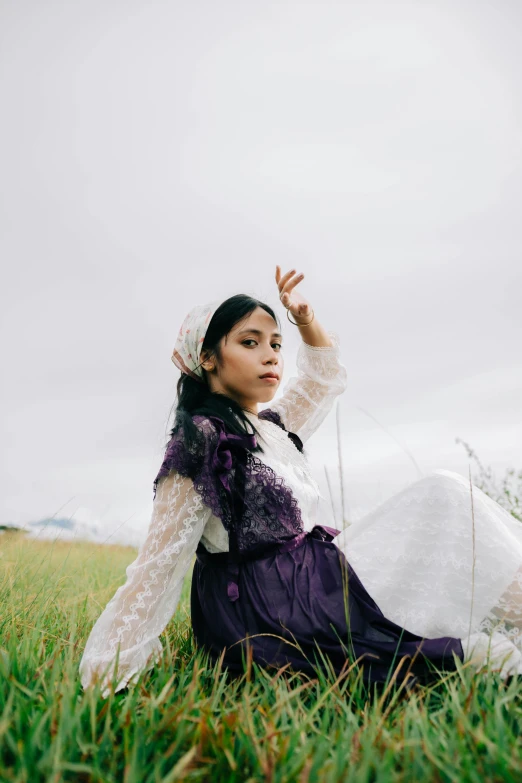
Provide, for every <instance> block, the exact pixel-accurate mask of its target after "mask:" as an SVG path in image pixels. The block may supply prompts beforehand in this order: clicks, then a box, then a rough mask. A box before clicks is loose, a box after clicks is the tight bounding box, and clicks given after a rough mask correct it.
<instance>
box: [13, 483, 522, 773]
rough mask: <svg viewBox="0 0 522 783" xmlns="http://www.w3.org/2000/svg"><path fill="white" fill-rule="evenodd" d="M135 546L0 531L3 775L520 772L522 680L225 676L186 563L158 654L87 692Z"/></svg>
mask: <svg viewBox="0 0 522 783" xmlns="http://www.w3.org/2000/svg"><path fill="white" fill-rule="evenodd" d="M477 483H478V484H479V482H478V481H477ZM481 487H482V488H483V489H484V490H485V491H486V490H487V487H486V486H485V484H484V483H482V484H481ZM504 494H505V493H504ZM508 494H509V493H508ZM514 498H515V499H514ZM496 499H498V497H497V498H496ZM508 503H511V505H512V508H513V509H516V510H518V509H519V508H520V506H519V501H518V497H516V496H515V495H514V494H513V492H512V493H511V498H508ZM517 504H518V505H517ZM135 555H136V550H135V549H132V548H130V547H114V546H101V545H95V544H87V543H66V542H60V541H59V540H58V541H55V542H43V541H42V542H39V541H36V540H32V539H26V538H25V537H24V536H23V535H20V534H18V533H6V534H4V535H2V536H0V590H1V606H2V616H1V630H0V780H1V781H2V783H3V781H17V782H18V781H20V783H21V782H22V781H24V782H26V783H38V781H45V782H46V783H51V782H52V783H55V782H56V783H57V782H58V781H111V782H112V781H115V782H116V781H125V782H126V783H130V782H131V781H133V782H134V781H136V782H138V781H139V783H145V782H146V781H147V782H148V781H150V782H151V783H152V782H153V781H154V782H155V783H156V782H157V783H159V782H160V781H162V783H167V782H168V781H175V780H202V781H241V783H245V781H300V782H301V783H304V782H305V781H415V783H419V781H459V783H460V781H477V783H479V782H480V783H489V782H490V781H499V783H500V781H503V782H508V781H513V782H515V781H517V783H518V782H519V781H521V780H522V742H521V739H520V732H521V726H522V683H521V682H520V680H517V679H512V680H510V681H508V682H505V681H503V680H501V679H500V677H499V675H498V674H496V673H494V672H490V673H488V674H487V675H481V674H477V673H476V672H474V671H473V670H471V669H470V668H469V666H462V665H459V668H458V671H456V672H452V673H450V674H446V675H444V676H443V677H442V678H441V680H440V681H439V682H437V683H436V684H435V685H432V686H418V687H416V688H415V689H413V690H412V691H411V692H409V693H406V692H405V691H404V690H402V691H401V690H400V689H399V688H398V687H395V686H393V685H392V687H391V688H390V689H389V690H388V691H384V690H382V689H381V691H380V692H368V691H367V690H366V689H365V688H364V686H363V685H362V683H361V679H360V676H359V675H358V673H357V668H356V667H355V668H353V669H352V670H351V671H348V672H347V673H346V674H345V675H344V676H343V677H341V678H340V679H338V680H336V679H335V677H333V676H332V677H326V676H324V675H321V674H320V673H319V676H318V678H317V679H310V678H307V677H306V676H304V675H294V676H291V675H289V674H288V673H287V672H283V673H274V672H269V671H268V670H263V669H260V668H259V667H257V666H256V665H255V664H253V665H252V666H251V667H249V669H248V670H247V672H246V673H245V675H244V676H243V677H242V678H241V679H239V680H237V681H229V679H228V678H227V677H226V675H225V674H224V673H223V672H221V671H220V667H219V665H217V666H215V667H209V666H208V665H207V661H206V659H205V656H204V655H203V654H202V653H201V651H198V650H196V649H195V648H194V644H193V638H192V631H191V626H190V616H189V591H190V579H191V572H190V571H189V573H188V574H187V576H186V579H185V583H184V587H183V594H182V599H181V602H180V604H179V607H178V610H177V612H176V614H175V615H174V616H173V618H172V620H171V621H170V623H169V624H168V626H167V628H166V630H165V633H164V634H162V636H161V640H162V643H163V646H164V657H163V661H162V663H161V664H160V665H158V666H156V668H155V669H154V670H153V671H152V672H150V673H146V674H144V675H142V677H141V678H140V680H139V682H138V683H137V685H135V686H133V687H131V688H129V690H127V691H123V692H120V693H116V694H113V695H111V696H109V698H107V699H102V698H101V696H100V693H99V688H98V687H97V688H95V689H90V690H88V691H87V692H84V691H83V690H82V687H81V684H80V680H79V676H78V664H79V661H80V657H81V654H82V651H83V647H84V644H85V641H86V639H87V636H88V634H89V632H90V629H91V627H92V624H93V623H94V621H95V620H96V618H97V617H98V615H99V614H100V612H101V611H102V610H103V608H104V607H105V605H106V603H107V601H108V600H109V599H110V598H111V597H112V595H113V594H114V592H115V590H116V588H117V587H118V586H119V585H120V584H121V583H122V582H123V581H124V579H125V568H126V566H127V565H128V564H129V563H130V562H131V561H132V560H133V559H134V557H135Z"/></svg>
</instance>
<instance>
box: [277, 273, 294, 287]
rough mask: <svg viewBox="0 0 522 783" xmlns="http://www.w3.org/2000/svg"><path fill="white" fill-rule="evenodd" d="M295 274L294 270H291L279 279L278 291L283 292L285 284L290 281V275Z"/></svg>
mask: <svg viewBox="0 0 522 783" xmlns="http://www.w3.org/2000/svg"><path fill="white" fill-rule="evenodd" d="M294 273H295V269H291V270H290V271H289V272H287V273H286V274H285V275H283V277H281V278H280V279H279V283H278V285H279V290H280V291H283V290H284V287H285V285H286V283H287V282H288V281H289V280H290V278H291V277H292V275H293V274H294Z"/></svg>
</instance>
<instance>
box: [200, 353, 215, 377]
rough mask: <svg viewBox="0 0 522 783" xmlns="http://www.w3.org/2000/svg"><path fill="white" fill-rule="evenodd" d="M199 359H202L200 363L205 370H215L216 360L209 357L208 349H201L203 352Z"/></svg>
mask: <svg viewBox="0 0 522 783" xmlns="http://www.w3.org/2000/svg"><path fill="white" fill-rule="evenodd" d="M199 360H200V364H201V366H202V367H203V369H204V370H206V371H207V372H210V371H211V370H213V369H214V362H213V361H212V359H209V358H208V353H207V350H206V349H205V350H203V351H201V354H200V357H199Z"/></svg>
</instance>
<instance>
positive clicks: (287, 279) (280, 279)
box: [275, 266, 312, 318]
mask: <svg viewBox="0 0 522 783" xmlns="http://www.w3.org/2000/svg"><path fill="white" fill-rule="evenodd" d="M295 271H296V270H295V269H291V270H290V271H289V272H287V273H286V274H284V275H283V276H281V267H280V266H276V274H275V279H276V283H277V287H278V288H279V299H280V300H281V302H282V303H283V305H284V306H285V307H286V309H287V310H289V311H290V312H291V313H292V315H293V316H294V318H306V317H308V316H309V315H311V314H312V306H311V305H310V303H309V302H307V301H306V299H305V298H304V297H303V296H301V294H299V293H298V292H297V291H294V288H295V287H296V285H297V284H298V283H300V282H301V280H302V279H303V278H304V274H303V273H300V274H298V275H297V274H295Z"/></svg>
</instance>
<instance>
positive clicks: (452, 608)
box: [335, 469, 522, 676]
mask: <svg viewBox="0 0 522 783" xmlns="http://www.w3.org/2000/svg"><path fill="white" fill-rule="evenodd" d="M472 503H473V508H472ZM472 511H473V516H472ZM335 543H336V545H337V546H338V547H339V548H340V549H341V550H342V551H343V552H344V554H345V556H346V558H347V560H349V562H350V564H351V565H352V566H353V568H354V570H355V572H356V573H357V575H358V577H359V578H360V580H361V581H362V583H363V584H364V586H365V588H366V589H367V590H368V592H369V593H370V595H371V596H372V598H373V599H374V600H375V602H376V603H377V605H378V606H379V608H380V609H381V610H382V612H383V614H384V615H385V616H386V617H388V618H389V619H390V620H393V621H395V622H396V623H398V624H399V625H401V626H402V627H403V628H407V629H408V630H409V631H412V632H413V633H416V634H419V635H421V636H425V637H427V638H433V637H437V636H455V637H459V638H461V639H462V644H463V648H464V653H465V659H464V660H465V661H468V660H472V661H473V662H474V663H473V665H477V668H479V669H480V668H481V667H482V664H484V665H486V664H487V663H488V652H489V663H490V664H491V665H492V668H493V669H494V670H498V671H500V672H501V675H502V676H507V675H508V674H515V673H516V674H522V571H521V568H522V525H521V524H520V522H519V521H518V520H516V519H515V517H513V516H512V515H511V514H510V513H509V512H508V511H506V510H505V509H504V508H502V507H501V506H500V505H499V504H498V503H496V502H495V501H494V500H492V499H491V498H490V497H489V496H488V495H486V494H485V493H484V492H482V490H480V489H479V488H478V487H477V486H475V484H472V485H471V486H470V482H469V479H466V478H464V476H462V475H460V474H459V473H456V472H453V471H448V470H443V469H440V470H435V471H433V472H432V473H429V474H428V475H426V476H424V477H423V478H421V479H419V480H418V481H416V482H414V483H412V484H410V485H409V486H407V487H405V488H404V489H403V490H402V491H400V492H397V493H396V494H394V495H393V496H392V497H390V498H389V499H388V500H386V501H385V502H384V503H381V504H380V505H378V506H377V507H376V508H375V509H373V510H372V511H371V512H370V513H368V514H366V515H365V516H363V517H361V518H360V519H358V520H357V521H356V522H354V523H353V524H352V525H350V526H349V527H348V528H346V529H345V530H343V532H342V533H341V534H340V535H339V536H337V537H336V539H335ZM479 664H480V665H479Z"/></svg>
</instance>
